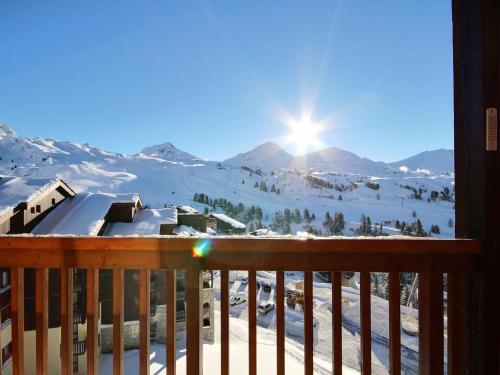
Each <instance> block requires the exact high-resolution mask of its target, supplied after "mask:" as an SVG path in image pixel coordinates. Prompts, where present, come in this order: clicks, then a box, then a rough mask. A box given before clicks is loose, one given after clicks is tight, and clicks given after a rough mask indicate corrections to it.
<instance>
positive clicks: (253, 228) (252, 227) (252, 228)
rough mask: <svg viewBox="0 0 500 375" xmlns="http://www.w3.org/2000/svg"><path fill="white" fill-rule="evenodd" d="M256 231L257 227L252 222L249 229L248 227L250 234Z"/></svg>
mask: <svg viewBox="0 0 500 375" xmlns="http://www.w3.org/2000/svg"><path fill="white" fill-rule="evenodd" d="M254 231H255V227H254V225H253V223H252V222H251V223H250V225H249V227H248V232H250V233H251V232H254Z"/></svg>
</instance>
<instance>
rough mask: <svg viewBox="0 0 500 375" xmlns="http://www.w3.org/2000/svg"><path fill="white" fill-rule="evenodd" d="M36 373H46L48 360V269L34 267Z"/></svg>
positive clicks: (43, 374) (41, 374)
mask: <svg viewBox="0 0 500 375" xmlns="http://www.w3.org/2000/svg"><path fill="white" fill-rule="evenodd" d="M35 278H36V287H35V311H36V312H35V314H36V318H35V319H36V373H37V375H47V374H48V371H49V369H48V361H49V352H48V349H49V348H48V347H49V339H48V338H49V269H48V268H37V269H36V276H35Z"/></svg>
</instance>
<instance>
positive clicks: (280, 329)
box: [275, 271, 285, 375]
mask: <svg viewBox="0 0 500 375" xmlns="http://www.w3.org/2000/svg"><path fill="white" fill-rule="evenodd" d="M275 293H276V371H277V374H278V375H284V374H285V274H284V272H283V271H276V289H275Z"/></svg>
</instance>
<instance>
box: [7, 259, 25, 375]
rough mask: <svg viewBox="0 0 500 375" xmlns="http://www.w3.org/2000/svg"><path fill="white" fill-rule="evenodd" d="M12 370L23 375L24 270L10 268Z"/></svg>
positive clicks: (17, 374)
mask: <svg viewBox="0 0 500 375" xmlns="http://www.w3.org/2000/svg"><path fill="white" fill-rule="evenodd" d="M10 282H11V297H10V298H11V302H10V303H11V304H10V308H11V315H12V370H13V373H14V375H24V268H11V270H10Z"/></svg>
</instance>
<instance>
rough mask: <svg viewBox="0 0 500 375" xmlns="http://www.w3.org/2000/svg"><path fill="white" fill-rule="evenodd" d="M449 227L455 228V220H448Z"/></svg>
mask: <svg viewBox="0 0 500 375" xmlns="http://www.w3.org/2000/svg"><path fill="white" fill-rule="evenodd" d="M448 228H453V220H451V219H449V220H448Z"/></svg>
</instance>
